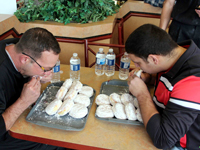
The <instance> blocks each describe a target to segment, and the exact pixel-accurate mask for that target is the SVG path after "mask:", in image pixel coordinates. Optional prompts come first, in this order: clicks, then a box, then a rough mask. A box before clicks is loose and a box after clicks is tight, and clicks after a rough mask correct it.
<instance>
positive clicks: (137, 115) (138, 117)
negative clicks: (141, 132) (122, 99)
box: [136, 108, 143, 123]
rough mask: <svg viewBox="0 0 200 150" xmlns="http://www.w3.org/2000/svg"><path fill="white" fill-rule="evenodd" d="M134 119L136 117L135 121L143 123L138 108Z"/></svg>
mask: <svg viewBox="0 0 200 150" xmlns="http://www.w3.org/2000/svg"><path fill="white" fill-rule="evenodd" d="M136 117H137V119H138V120H139V121H140V122H142V123H143V120H142V115H141V112H140V109H139V108H138V109H137V110H136Z"/></svg>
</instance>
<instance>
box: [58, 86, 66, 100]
mask: <svg viewBox="0 0 200 150" xmlns="http://www.w3.org/2000/svg"><path fill="white" fill-rule="evenodd" d="M67 91H68V89H67V88H66V87H64V86H61V87H60V89H59V90H58V92H57V93H56V98H57V99H60V100H62V99H63V98H64V96H65V94H66V93H67Z"/></svg>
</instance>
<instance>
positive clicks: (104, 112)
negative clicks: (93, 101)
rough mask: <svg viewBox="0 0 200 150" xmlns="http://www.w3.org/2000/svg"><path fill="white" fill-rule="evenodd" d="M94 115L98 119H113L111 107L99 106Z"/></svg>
mask: <svg viewBox="0 0 200 150" xmlns="http://www.w3.org/2000/svg"><path fill="white" fill-rule="evenodd" d="M96 115H97V116H98V117H100V118H112V117H114V114H113V111H112V106H110V105H99V106H98V107H97V110H96Z"/></svg>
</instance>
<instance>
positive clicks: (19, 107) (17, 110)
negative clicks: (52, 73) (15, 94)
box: [2, 77, 41, 130]
mask: <svg viewBox="0 0 200 150" xmlns="http://www.w3.org/2000/svg"><path fill="white" fill-rule="evenodd" d="M40 89H41V84H40V78H36V77H32V79H31V80H30V81H29V82H28V83H26V84H24V87H23V89H22V92H21V95H20V97H19V98H18V99H17V100H16V102H15V103H14V104H12V105H11V106H10V107H8V108H7V109H6V110H5V112H4V113H3V114H2V116H3V118H4V122H5V126H6V130H10V128H11V127H12V126H13V124H14V123H15V121H16V120H17V118H18V117H19V116H20V115H21V114H22V113H23V112H24V110H26V109H27V108H28V107H29V106H30V105H31V104H33V103H34V102H35V101H36V100H37V99H38V97H39V96H40Z"/></svg>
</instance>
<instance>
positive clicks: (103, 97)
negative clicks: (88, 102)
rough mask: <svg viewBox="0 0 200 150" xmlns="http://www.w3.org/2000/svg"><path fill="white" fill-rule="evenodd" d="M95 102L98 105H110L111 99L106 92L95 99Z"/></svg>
mask: <svg viewBox="0 0 200 150" xmlns="http://www.w3.org/2000/svg"><path fill="white" fill-rule="evenodd" d="M95 102H96V104H97V105H104V104H105V105H106V104H107V105H108V104H110V101H109V96H108V95H106V94H99V95H98V96H97V97H96V99H95Z"/></svg>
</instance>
